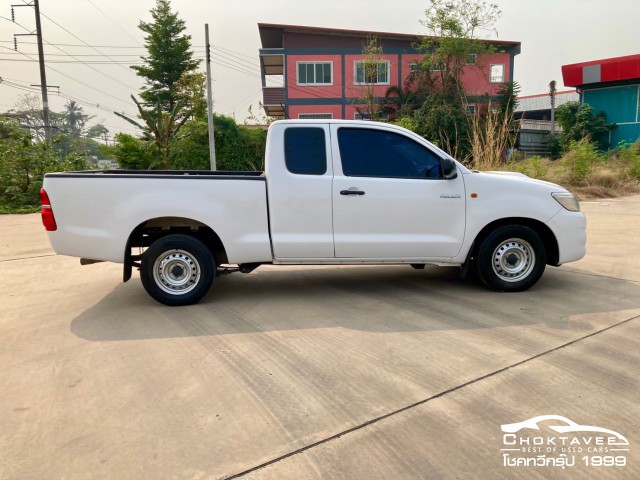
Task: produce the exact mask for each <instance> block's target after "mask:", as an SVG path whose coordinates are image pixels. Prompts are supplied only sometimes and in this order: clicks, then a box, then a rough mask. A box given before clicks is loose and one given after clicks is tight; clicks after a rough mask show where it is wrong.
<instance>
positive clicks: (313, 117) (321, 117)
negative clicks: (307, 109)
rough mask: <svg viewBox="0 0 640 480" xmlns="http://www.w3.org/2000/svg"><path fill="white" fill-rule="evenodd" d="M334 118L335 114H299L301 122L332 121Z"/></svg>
mask: <svg viewBox="0 0 640 480" xmlns="http://www.w3.org/2000/svg"><path fill="white" fill-rule="evenodd" d="M332 118H333V113H299V114H298V119H299V120H330V119H332Z"/></svg>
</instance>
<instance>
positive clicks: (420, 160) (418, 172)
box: [338, 128, 442, 179]
mask: <svg viewBox="0 0 640 480" xmlns="http://www.w3.org/2000/svg"><path fill="white" fill-rule="evenodd" d="M338 146H339V149H340V159H341V161H342V172H343V173H344V175H345V176H347V177H388V178H425V179H427V178H442V174H441V172H440V161H441V160H440V157H439V156H438V155H436V154H435V153H433V152H432V151H431V150H429V149H427V148H426V147H424V146H422V145H420V144H419V143H417V142H415V141H413V140H411V139H409V138H407V137H405V136H403V135H398V134H397V133H393V132H388V131H384V130H370V129H367V130H365V129H361V128H341V129H340V130H338Z"/></svg>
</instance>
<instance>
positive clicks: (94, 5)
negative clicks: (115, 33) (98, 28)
mask: <svg viewBox="0 0 640 480" xmlns="http://www.w3.org/2000/svg"><path fill="white" fill-rule="evenodd" d="M87 2H89V3H90V4H91V5H93V7H94V8H95V9H96V10H98V11H99V12H100V13H101V14H102V16H103V17H104V18H106V19H107V20H109V21H110V22H111V23H113V24H114V25H115V26H116V27H118V28H119V29H120V31H121V32H122V33H124V34H125V35H126V36H127V37H129V38H130V39H131V40H133V41H134V42H136V43H137V44H138V45H142V44H141V43H140V41H139V40H137V39H135V38H133V37H132V36H131V35H130V34H129V32H127V31H126V30H125V29H124V28H122V26H121V25H120V24H119V23H118V22H116V21H114V20H113V19H112V18H111V17H110V16H109V15H107V14H106V13H104V12H103V11H102V10H101V9H100V7H98V6H97V5H96V4H95V3H93V2H92V1H91V0H87Z"/></svg>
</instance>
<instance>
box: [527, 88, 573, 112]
mask: <svg viewBox="0 0 640 480" xmlns="http://www.w3.org/2000/svg"><path fill="white" fill-rule="evenodd" d="M517 100H518V106H517V107H516V112H531V111H536V110H551V97H550V96H549V93H548V92H547V93H540V94H538V95H525V96H522V97H518V99H517ZM578 101H580V95H579V94H578V92H576V91H575V90H565V91H563V92H556V107H559V106H560V105H562V104H564V103H567V102H578Z"/></svg>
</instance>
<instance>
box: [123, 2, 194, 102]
mask: <svg viewBox="0 0 640 480" xmlns="http://www.w3.org/2000/svg"><path fill="white" fill-rule="evenodd" d="M151 16H152V17H153V21H152V22H144V21H140V23H139V24H138V28H140V30H142V31H143V32H145V33H146V34H147V35H146V37H145V46H146V48H147V52H148V56H146V57H142V59H143V60H144V61H145V65H141V66H133V67H131V68H132V69H133V70H135V71H136V73H137V74H138V76H140V77H142V78H144V79H145V81H146V85H145V86H144V87H143V88H142V92H141V93H140V96H141V97H142V99H143V100H144V101H145V102H146V103H147V104H150V105H151V107H152V108H157V107H158V106H159V107H160V110H161V111H164V112H171V111H173V108H174V107H175V105H176V103H177V101H178V98H177V92H178V81H179V80H180V78H181V77H182V76H183V75H185V74H189V73H191V72H193V71H194V70H195V69H196V68H197V66H198V64H199V62H198V61H197V60H194V59H193V51H192V50H191V36H190V35H183V34H182V32H183V31H184V30H185V23H184V21H183V20H181V19H180V18H178V13H177V12H173V11H172V10H171V2H170V1H169V0H156V6H155V8H153V9H152V10H151Z"/></svg>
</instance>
